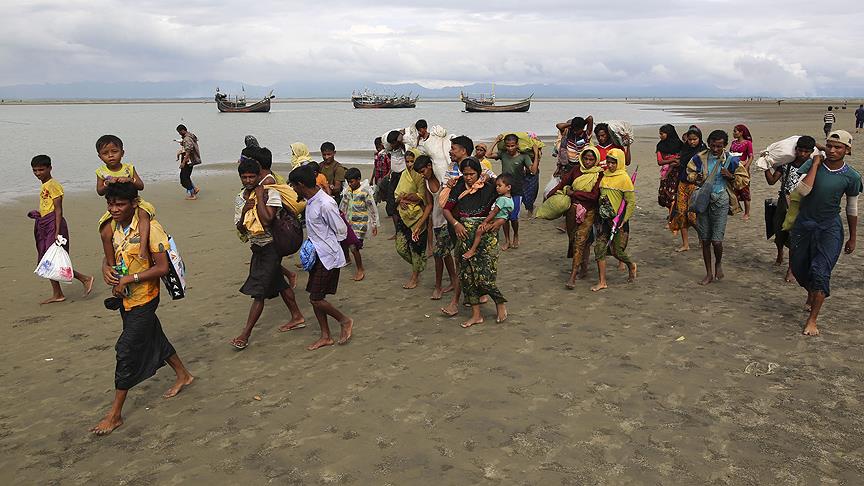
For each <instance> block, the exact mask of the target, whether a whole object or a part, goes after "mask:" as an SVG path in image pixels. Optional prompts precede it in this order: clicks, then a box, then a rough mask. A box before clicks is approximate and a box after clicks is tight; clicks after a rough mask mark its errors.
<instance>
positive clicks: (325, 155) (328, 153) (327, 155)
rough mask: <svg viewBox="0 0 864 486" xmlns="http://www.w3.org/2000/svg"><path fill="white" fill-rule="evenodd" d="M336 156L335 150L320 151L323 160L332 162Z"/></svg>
mask: <svg viewBox="0 0 864 486" xmlns="http://www.w3.org/2000/svg"><path fill="white" fill-rule="evenodd" d="M334 157H336V152H335V151H333V150H327V151H324V152H321V158H322V159H324V162H327V163H330V162H333V158H334Z"/></svg>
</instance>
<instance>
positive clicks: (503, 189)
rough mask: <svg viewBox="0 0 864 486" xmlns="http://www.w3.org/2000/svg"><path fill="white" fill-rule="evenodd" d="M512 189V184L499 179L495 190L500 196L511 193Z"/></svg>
mask: <svg viewBox="0 0 864 486" xmlns="http://www.w3.org/2000/svg"><path fill="white" fill-rule="evenodd" d="M510 189H512V186H511V185H510V184H507V183H505V182H504V181H502V180H499V181H498V182H496V183H495V190H496V191H498V195H499V196H505V195H507V194H510Z"/></svg>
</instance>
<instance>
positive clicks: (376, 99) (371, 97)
mask: <svg viewBox="0 0 864 486" xmlns="http://www.w3.org/2000/svg"><path fill="white" fill-rule="evenodd" d="M418 99H420V96H415V97H413V98H412V97H411V95H410V94H409V95H407V96H406V95H399V96H397V95H379V94H375V93H371V92H369V91H366V90H363V91H362V92H360V93H357V92H354V93H351V103H353V104H354V108H414V107H416V106H417V100H418Z"/></svg>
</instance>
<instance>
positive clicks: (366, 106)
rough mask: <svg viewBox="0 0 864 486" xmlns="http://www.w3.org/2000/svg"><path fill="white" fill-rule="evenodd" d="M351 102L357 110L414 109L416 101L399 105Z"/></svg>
mask: <svg viewBox="0 0 864 486" xmlns="http://www.w3.org/2000/svg"><path fill="white" fill-rule="evenodd" d="M351 102H352V103H353V104H354V108H358V109H378V108H416V107H417V101H416V100H412V101H406V102H399V103H390V102H380V103H375V102H364V101H358V100H351Z"/></svg>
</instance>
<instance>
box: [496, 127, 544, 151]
mask: <svg viewBox="0 0 864 486" xmlns="http://www.w3.org/2000/svg"><path fill="white" fill-rule="evenodd" d="M511 133H512V134H513V135H516V136H517V137H519V151H520V152H522V153H532V152H533V151H534V147H537V148H538V149H542V148H543V147H544V146H545V145H546V144H544V143H543V142H541V141H540V139H538V138H536V135H534V134H533V133H528V132H504V133H502V134H501V135H499V136H500V137H504V136H507V135H510V134H511ZM497 147H498V152H499V153H501V152H503V151H504V140H501V141H500V142H498V145H497Z"/></svg>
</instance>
